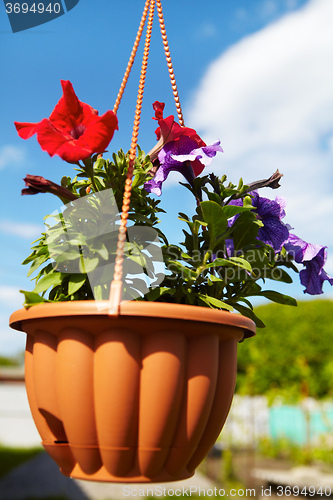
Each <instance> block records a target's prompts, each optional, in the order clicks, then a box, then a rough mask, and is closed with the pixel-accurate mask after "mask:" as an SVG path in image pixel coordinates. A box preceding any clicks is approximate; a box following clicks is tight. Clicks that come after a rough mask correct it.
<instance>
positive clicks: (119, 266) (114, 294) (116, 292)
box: [109, 0, 155, 313]
mask: <svg viewBox="0 0 333 500" xmlns="http://www.w3.org/2000/svg"><path fill="white" fill-rule="evenodd" d="M149 4H150V9H149V18H148V24H147V32H146V41H145V48H144V52H143V59H142V66H141V74H140V83H139V90H138V96H137V101H136V108H135V117H134V125H133V132H132V142H131V149H130V152H129V165H128V171H127V178H126V181H125V191H124V198H123V206H122V214H121V220H120V228H119V234H118V244H117V252H116V260H115V268H114V275H113V280H112V283H111V287H110V299H109V301H110V313H112V312H114V311H115V310H116V308H117V309H118V307H119V304H120V301H121V293H122V275H123V262H124V249H125V242H126V226H127V220H128V212H129V206H130V200H131V192H132V177H133V170H134V162H135V158H136V148H137V143H138V135H139V126H140V119H141V110H142V100H143V93H144V87H145V81H146V74H147V65H148V57H149V49H150V40H151V32H152V27H153V20H154V10H155V0H150V1H149V0H147V1H146V6H145V8H146V7H148V5H149ZM140 27H141V25H140ZM142 29H143V26H142ZM141 33H142V30H141ZM140 36H141V35H140ZM131 57H132V55H131ZM133 60H134V59H133ZM130 61H131V58H130ZM131 65H133V61H132V63H131ZM126 72H127V70H126ZM129 72H130V69H129V71H128V74H129ZM125 75H126V73H125ZM127 78H128V75H127ZM126 81H127V79H126ZM125 85H126V82H125ZM125 85H124V88H125ZM122 92H123V91H122ZM119 93H120V92H119ZM118 97H119V95H118ZM120 99H121V97H120ZM117 101H118V98H117ZM119 102H120V100H119ZM118 106H119V104H118Z"/></svg>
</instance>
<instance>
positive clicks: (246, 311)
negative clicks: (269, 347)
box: [232, 303, 266, 328]
mask: <svg viewBox="0 0 333 500" xmlns="http://www.w3.org/2000/svg"><path fill="white" fill-rule="evenodd" d="M232 305H233V306H234V308H235V309H236V310H237V311H238V312H240V313H241V314H243V316H246V317H247V318H250V319H252V321H254V322H255V324H256V325H257V327H258V328H265V326H266V325H265V324H264V323H263V322H262V321H261V319H260V318H258V316H257V315H256V314H255V313H254V312H253V311H252V310H251V309H249V308H248V307H245V306H242V305H241V304H234V303H232Z"/></svg>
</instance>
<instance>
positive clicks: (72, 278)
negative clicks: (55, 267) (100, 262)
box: [68, 274, 87, 295]
mask: <svg viewBox="0 0 333 500" xmlns="http://www.w3.org/2000/svg"><path fill="white" fill-rule="evenodd" d="M86 280H87V275H86V274H70V275H69V281H68V295H73V294H74V293H75V292H77V291H78V290H80V288H81V287H82V286H83V285H84V283H85V282H86Z"/></svg>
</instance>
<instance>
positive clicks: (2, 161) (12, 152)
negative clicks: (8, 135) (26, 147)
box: [0, 145, 25, 169]
mask: <svg viewBox="0 0 333 500" xmlns="http://www.w3.org/2000/svg"><path fill="white" fill-rule="evenodd" d="M24 159H25V153H24V151H23V149H21V148H18V147H16V146H11V145H7V146H3V147H2V148H0V169H2V168H5V167H10V166H12V165H13V164H18V163H21V162H23V161H24Z"/></svg>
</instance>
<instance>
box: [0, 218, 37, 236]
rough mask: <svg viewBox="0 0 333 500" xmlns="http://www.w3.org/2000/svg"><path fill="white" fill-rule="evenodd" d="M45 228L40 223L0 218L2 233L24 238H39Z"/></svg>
mask: <svg viewBox="0 0 333 500" xmlns="http://www.w3.org/2000/svg"><path fill="white" fill-rule="evenodd" d="M43 229H44V228H43V227H42V226H39V225H38V224H26V223H22V222H13V221H9V220H0V231H1V232H2V233H5V234H10V235H14V236H19V237H20V238H24V239H31V238H37V237H38V236H39V235H40V233H41V232H42V231H43Z"/></svg>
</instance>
